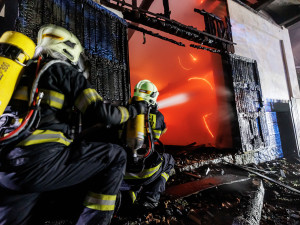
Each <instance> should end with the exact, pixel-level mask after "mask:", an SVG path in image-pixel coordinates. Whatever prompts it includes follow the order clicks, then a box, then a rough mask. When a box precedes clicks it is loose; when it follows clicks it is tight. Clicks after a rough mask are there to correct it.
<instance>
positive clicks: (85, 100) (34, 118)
mask: <svg viewBox="0 0 300 225" xmlns="http://www.w3.org/2000/svg"><path fill="white" fill-rule="evenodd" d="M34 52H35V54H36V58H34V60H32V57H33V55H34ZM82 54H83V48H82V46H81V44H80V42H79V40H78V39H77V38H76V37H75V36H74V35H73V34H72V33H71V32H69V31H68V30H66V29H64V28H62V27H59V26H55V25H51V24H50V25H45V26H43V27H41V28H40V30H39V32H38V39H37V48H36V51H35V44H34V43H33V41H31V40H30V39H29V38H28V37H26V36H25V35H23V34H21V33H18V32H6V33H4V34H3V35H2V37H1V38H0V87H1V89H0V92H1V96H0V98H1V99H0V110H1V111H0V115H1V117H0V149H1V155H0V160H1V166H0V224H5V225H20V224H27V222H28V220H29V219H30V215H31V211H32V209H33V207H34V205H35V204H36V202H37V200H38V198H39V197H40V195H41V193H43V192H47V191H52V190H57V189H60V188H65V187H69V186H73V185H76V184H81V183H83V184H85V185H86V186H87V187H88V188H89V192H88V193H87V195H86V199H85V202H84V208H83V211H82V213H81V215H80V217H79V219H78V222H77V224H78V225H83V224H85V225H94V224H97V225H101V224H109V223H110V220H111V217H112V215H113V212H114V208H115V202H116V197H117V196H116V195H117V193H118V191H119V188H120V185H121V182H122V179H123V175H124V171H125V165H126V160H127V159H126V156H127V155H126V152H125V151H124V149H123V148H122V147H120V146H119V145H116V144H111V143H105V142H97V141H94V142H91V141H87V140H86V139H85V138H84V137H82V138H80V139H74V140H73V139H72V138H71V127H70V123H71V122H72V121H70V120H69V112H70V111H72V108H74V107H75V108H77V109H78V110H79V111H80V112H81V114H82V121H83V123H84V124H85V127H89V126H92V125H94V124H96V123H101V124H104V125H105V126H113V125H118V124H122V123H124V122H126V121H127V120H128V119H131V118H135V117H136V115H137V114H143V113H147V112H146V110H145V109H146V103H145V102H144V101H140V102H135V103H134V104H131V105H128V106H127V107H123V106H113V105H111V104H108V103H104V102H103V99H102V97H101V96H100V95H99V94H98V93H97V92H96V90H95V89H93V88H91V85H90V84H89V82H88V80H87V79H86V77H85V76H84V74H86V73H85V71H86V70H85V66H84V65H85V63H84V60H83V58H82ZM31 61H33V62H32V63H31V64H30V62H31ZM23 70H24V72H23ZM74 197H76V196H74Z"/></svg>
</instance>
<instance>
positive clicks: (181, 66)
mask: <svg viewBox="0 0 300 225" xmlns="http://www.w3.org/2000/svg"><path fill="white" fill-rule="evenodd" d="M178 62H179V65H180V66H181V68H182V69H184V70H191V69H192V68H186V67H184V66H183V65H182V63H181V60H180V57H179V56H178Z"/></svg>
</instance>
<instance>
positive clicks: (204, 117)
mask: <svg viewBox="0 0 300 225" xmlns="http://www.w3.org/2000/svg"><path fill="white" fill-rule="evenodd" d="M210 115H211V113H209V114H206V115H204V116H203V121H204V124H205V126H206V129H207V131H208V133H209V134H210V135H211V137H212V138H214V137H215V136H214V135H213V133H212V132H211V130H210V129H209V126H208V124H207V122H206V118H207V117H208V116H210Z"/></svg>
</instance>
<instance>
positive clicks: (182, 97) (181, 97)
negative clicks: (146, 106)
mask: <svg viewBox="0 0 300 225" xmlns="http://www.w3.org/2000/svg"><path fill="white" fill-rule="evenodd" d="M188 100H189V95H188V94H186V93H181V94H178V95H175V96H172V97H169V98H165V99H163V100H161V101H159V102H157V104H158V106H159V109H163V108H167V107H170V106H175V105H179V104H183V103H185V102H187V101H188Z"/></svg>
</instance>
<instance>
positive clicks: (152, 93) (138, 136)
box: [126, 80, 159, 171]
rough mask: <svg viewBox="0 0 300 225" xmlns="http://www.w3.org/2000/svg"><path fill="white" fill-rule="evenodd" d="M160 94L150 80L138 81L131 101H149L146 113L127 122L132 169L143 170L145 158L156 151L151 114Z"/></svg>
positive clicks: (130, 165)
mask: <svg viewBox="0 0 300 225" xmlns="http://www.w3.org/2000/svg"><path fill="white" fill-rule="evenodd" d="M158 94H159V93H158V91H157V88H156V86H155V85H154V84H153V83H152V82H151V81H149V80H142V81H140V82H138V84H137V85H136V86H135V88H134V96H133V97H132V99H131V101H132V102H134V101H145V102H147V103H148V113H147V114H146V115H144V114H139V115H137V116H136V118H134V119H131V120H129V121H128V123H127V132H126V143H127V147H128V148H129V155H128V164H129V167H130V168H131V170H133V169H136V170H137V171H141V170H142V169H143V165H144V160H145V159H146V158H148V157H149V156H150V155H151V153H152V152H153V151H154V139H153V136H152V129H151V124H150V121H149V114H150V110H151V109H152V108H155V107H156V99H157V97H158ZM145 138H146V140H145Z"/></svg>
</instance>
